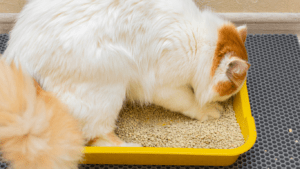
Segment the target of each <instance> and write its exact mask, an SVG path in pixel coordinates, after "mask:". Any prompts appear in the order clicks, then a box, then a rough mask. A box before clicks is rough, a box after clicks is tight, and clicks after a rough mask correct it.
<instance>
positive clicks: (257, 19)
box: [0, 13, 300, 37]
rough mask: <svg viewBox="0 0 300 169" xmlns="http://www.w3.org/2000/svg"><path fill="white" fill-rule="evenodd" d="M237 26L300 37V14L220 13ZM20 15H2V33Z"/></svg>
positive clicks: (0, 16)
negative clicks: (245, 25)
mask: <svg viewBox="0 0 300 169" xmlns="http://www.w3.org/2000/svg"><path fill="white" fill-rule="evenodd" d="M218 14H219V16H221V17H223V18H225V19H228V20H230V21H232V22H234V23H235V24H236V25H243V24H247V26H248V30H249V33H251V34H297V35H298V37H300V13H218ZM17 16H18V13H0V33H8V32H9V31H10V30H11V29H12V27H13V25H14V22H15V20H16V18H17Z"/></svg>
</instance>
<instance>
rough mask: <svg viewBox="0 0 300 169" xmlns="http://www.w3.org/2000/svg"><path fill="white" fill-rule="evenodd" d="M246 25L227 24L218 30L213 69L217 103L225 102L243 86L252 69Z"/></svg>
mask: <svg viewBox="0 0 300 169" xmlns="http://www.w3.org/2000/svg"><path fill="white" fill-rule="evenodd" d="M246 37H247V27H246V25H243V26H240V27H237V28H236V27H235V26H234V25H233V24H225V25H223V26H222V27H221V28H220V29H219V30H218V41H217V47H216V50H215V54H214V59H213V65H212V67H211V74H210V75H211V77H212V79H213V85H212V86H213V91H214V92H215V96H216V97H215V99H214V100H215V101H223V100H225V99H228V98H229V97H231V96H232V95H234V94H236V93H237V92H238V91H239V90H240V89H241V88H242V86H243V84H244V82H245V80H246V77H247V71H248V69H249V68H250V64H249V63H248V55H247V51H246V48H245V41H246Z"/></svg>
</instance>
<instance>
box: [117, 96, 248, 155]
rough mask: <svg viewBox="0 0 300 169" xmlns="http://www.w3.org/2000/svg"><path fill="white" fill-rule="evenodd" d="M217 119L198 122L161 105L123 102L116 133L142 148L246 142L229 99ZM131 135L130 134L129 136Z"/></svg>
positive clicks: (211, 146)
mask: <svg viewBox="0 0 300 169" xmlns="http://www.w3.org/2000/svg"><path fill="white" fill-rule="evenodd" d="M221 104H222V105H223V106H224V109H225V111H224V112H222V113H221V117H220V118H219V119H214V120H208V121H205V122H200V121H198V120H195V119H191V118H189V117H186V116H184V115H182V114H181V113H177V112H171V111H169V110H166V109H164V108H162V107H160V106H155V105H148V106H145V105H144V106H141V105H139V104H134V103H129V102H127V103H125V105H124V106H123V109H122V111H121V113H120V116H119V119H118V121H117V126H118V127H117V129H116V134H117V135H118V136H119V137H120V138H121V139H123V140H124V141H126V142H133V143H139V144H142V145H143V146H145V147H173V148H207V149H233V148H237V147H239V146H241V145H243V144H244V143H245V141H244V138H243V135H242V133H241V130H240V126H239V124H238V123H237V121H236V118H235V112H234V110H233V105H232V99H229V100H228V101H227V102H225V103H221ZM130 135H131V136H130Z"/></svg>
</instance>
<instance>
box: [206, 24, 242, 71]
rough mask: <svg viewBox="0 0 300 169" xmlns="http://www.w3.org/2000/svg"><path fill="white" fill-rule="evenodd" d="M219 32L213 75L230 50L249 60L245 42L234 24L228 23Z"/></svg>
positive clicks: (212, 69) (235, 54) (237, 55)
mask: <svg viewBox="0 0 300 169" xmlns="http://www.w3.org/2000/svg"><path fill="white" fill-rule="evenodd" d="M218 33H219V34H218V42H217V48H216V51H215V56H214V59H213V64H212V68H211V77H213V76H214V74H215V71H216V69H217V68H218V66H219V64H220V62H221V60H222V59H223V58H224V56H225V54H226V53H228V52H232V53H233V54H234V56H236V57H238V58H241V59H243V60H246V61H248V55H247V51H246V47H245V45H244V42H243V40H242V38H241V35H240V34H239V32H238V31H237V29H236V27H235V26H234V25H233V24H226V25H224V26H222V27H221V28H220V29H219V32H218Z"/></svg>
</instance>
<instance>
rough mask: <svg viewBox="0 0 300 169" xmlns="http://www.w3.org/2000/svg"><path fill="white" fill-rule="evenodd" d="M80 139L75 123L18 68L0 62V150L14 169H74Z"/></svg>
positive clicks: (67, 113)
mask: <svg viewBox="0 0 300 169" xmlns="http://www.w3.org/2000/svg"><path fill="white" fill-rule="evenodd" d="M83 146H84V139H83V136H82V133H81V131H80V128H79V124H78V122H77V121H76V120H75V119H74V118H73V117H72V116H71V114H70V113H69V112H68V108H67V107H66V106H65V105H63V104H62V103H61V102H60V101H59V100H58V99H57V98H56V97H55V96H54V95H53V94H51V93H49V92H45V91H43V90H42V89H41V87H40V86H39V85H38V84H37V83H36V82H35V81H34V80H33V79H32V78H31V77H30V76H29V75H27V74H26V72H23V71H22V70H21V68H19V69H17V68H16V66H15V65H14V64H11V65H8V64H6V63H5V62H4V61H3V59H1V60H0V148H1V151H2V156H3V157H4V158H5V159H6V160H7V161H9V162H10V166H11V167H12V168H14V169H75V168H78V162H79V160H81V158H82V152H81V151H82V148H83Z"/></svg>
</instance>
